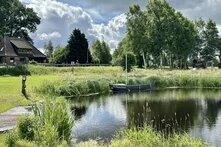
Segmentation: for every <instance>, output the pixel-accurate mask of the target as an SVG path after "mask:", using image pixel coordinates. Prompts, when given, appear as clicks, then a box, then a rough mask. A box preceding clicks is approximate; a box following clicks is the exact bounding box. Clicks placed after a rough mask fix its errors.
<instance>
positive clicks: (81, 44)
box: [66, 29, 91, 64]
mask: <svg viewBox="0 0 221 147" xmlns="http://www.w3.org/2000/svg"><path fill="white" fill-rule="evenodd" d="M66 61H67V62H68V63H71V62H72V61H73V62H75V63H76V62H78V63H81V64H85V63H90V62H91V53H90V50H89V49H88V41H87V39H86V38H85V35H84V34H83V33H81V31H80V30H79V29H75V30H74V31H73V33H72V34H71V36H70V38H69V41H68V45H67V54H66Z"/></svg>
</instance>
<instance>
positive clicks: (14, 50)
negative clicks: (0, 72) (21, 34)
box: [0, 37, 47, 65]
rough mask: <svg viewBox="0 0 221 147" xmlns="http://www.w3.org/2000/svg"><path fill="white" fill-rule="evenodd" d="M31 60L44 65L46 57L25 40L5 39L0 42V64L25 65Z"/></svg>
mask: <svg viewBox="0 0 221 147" xmlns="http://www.w3.org/2000/svg"><path fill="white" fill-rule="evenodd" d="M31 60H35V61H37V62H39V63H44V62H46V61H47V57H46V56H45V55H44V54H43V53H41V52H40V51H39V50H38V49H37V48H36V47H34V46H33V45H32V44H31V43H30V42H28V41H27V40H25V39H22V38H12V37H5V38H4V39H3V40H1V41H0V64H9V65H17V64H25V63H28V62H29V61H31Z"/></svg>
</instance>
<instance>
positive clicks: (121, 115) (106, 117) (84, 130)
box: [73, 99, 127, 140]
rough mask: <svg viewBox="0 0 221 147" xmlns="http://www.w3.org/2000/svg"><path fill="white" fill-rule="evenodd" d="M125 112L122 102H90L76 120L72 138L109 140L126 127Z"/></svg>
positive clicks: (116, 100)
mask: <svg viewBox="0 0 221 147" xmlns="http://www.w3.org/2000/svg"><path fill="white" fill-rule="evenodd" d="M126 124H127V117H126V110H125V108H124V106H123V104H122V101H120V100H118V99H107V100H105V101H104V100H103V99H100V101H97V102H92V103H91V104H90V105H89V106H88V108H87V111H86V113H85V114H84V115H83V116H82V117H81V118H80V119H79V120H77V122H76V124H75V127H74V128H73V134H74V136H77V137H78V138H80V139H82V140H85V139H88V138H90V139H97V138H99V137H100V138H109V137H111V134H114V133H115V132H116V131H117V130H119V129H120V128H122V127H125V126H127V125H126Z"/></svg>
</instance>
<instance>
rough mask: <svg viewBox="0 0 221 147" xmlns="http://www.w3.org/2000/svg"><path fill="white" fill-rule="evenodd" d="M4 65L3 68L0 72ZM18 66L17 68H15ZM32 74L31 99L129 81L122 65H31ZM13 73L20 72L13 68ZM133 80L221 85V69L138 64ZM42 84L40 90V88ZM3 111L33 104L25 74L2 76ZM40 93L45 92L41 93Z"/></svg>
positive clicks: (82, 92)
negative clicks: (23, 79) (159, 67)
mask: <svg viewBox="0 0 221 147" xmlns="http://www.w3.org/2000/svg"><path fill="white" fill-rule="evenodd" d="M1 70H2V67H1V68H0V72H1ZM14 70H15V69H14ZM27 71H28V72H29V73H30V75H31V76H29V77H28V80H27V91H28V94H29V95H30V99H31V100H37V99H38V98H37V97H40V98H41V99H42V98H43V97H44V96H45V95H47V94H50V95H56V96H67V97H71V96H73V97H79V96H81V95H87V94H91V93H108V91H109V84H110V83H126V74H125V72H124V71H123V70H122V69H121V67H111V66H109V67H104V66H98V67H44V66H34V65H29V66H27ZM12 73H16V72H15V71H13V72H12ZM128 76H129V78H128V79H129V80H128V82H129V84H138V83H140V84H142V83H143V84H144V83H148V82H150V81H151V82H155V83H156V87H157V88H159V89H162V88H167V87H181V88H206V87H210V88H221V70H219V69H206V70H202V69H200V70H169V69H164V70H154V69H147V70H145V69H137V68H134V69H133V71H132V72H130V73H129V74H128ZM34 87H38V88H37V89H38V90H36V88H34ZM0 93H1V95H0V105H1V106H0V112H3V111H5V110H8V109H9V108H12V107H14V106H18V105H26V104H30V103H31V101H27V100H26V99H25V98H24V97H23V96H22V94H21V77H16V76H1V77H0ZM39 93H41V94H42V95H40V96H39Z"/></svg>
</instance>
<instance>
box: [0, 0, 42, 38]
mask: <svg viewBox="0 0 221 147" xmlns="http://www.w3.org/2000/svg"><path fill="white" fill-rule="evenodd" d="M0 3H1V5H0V36H4V33H9V34H10V36H13V37H21V38H25V39H27V40H29V41H32V39H31V38H30V37H29V35H28V34H29V33H30V32H32V33H33V32H35V31H36V30H37V25H39V24H40V17H38V16H37V14H36V13H35V12H34V11H33V9H32V8H26V7H25V6H24V5H23V4H22V3H21V2H20V1H19V0H1V1H0Z"/></svg>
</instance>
